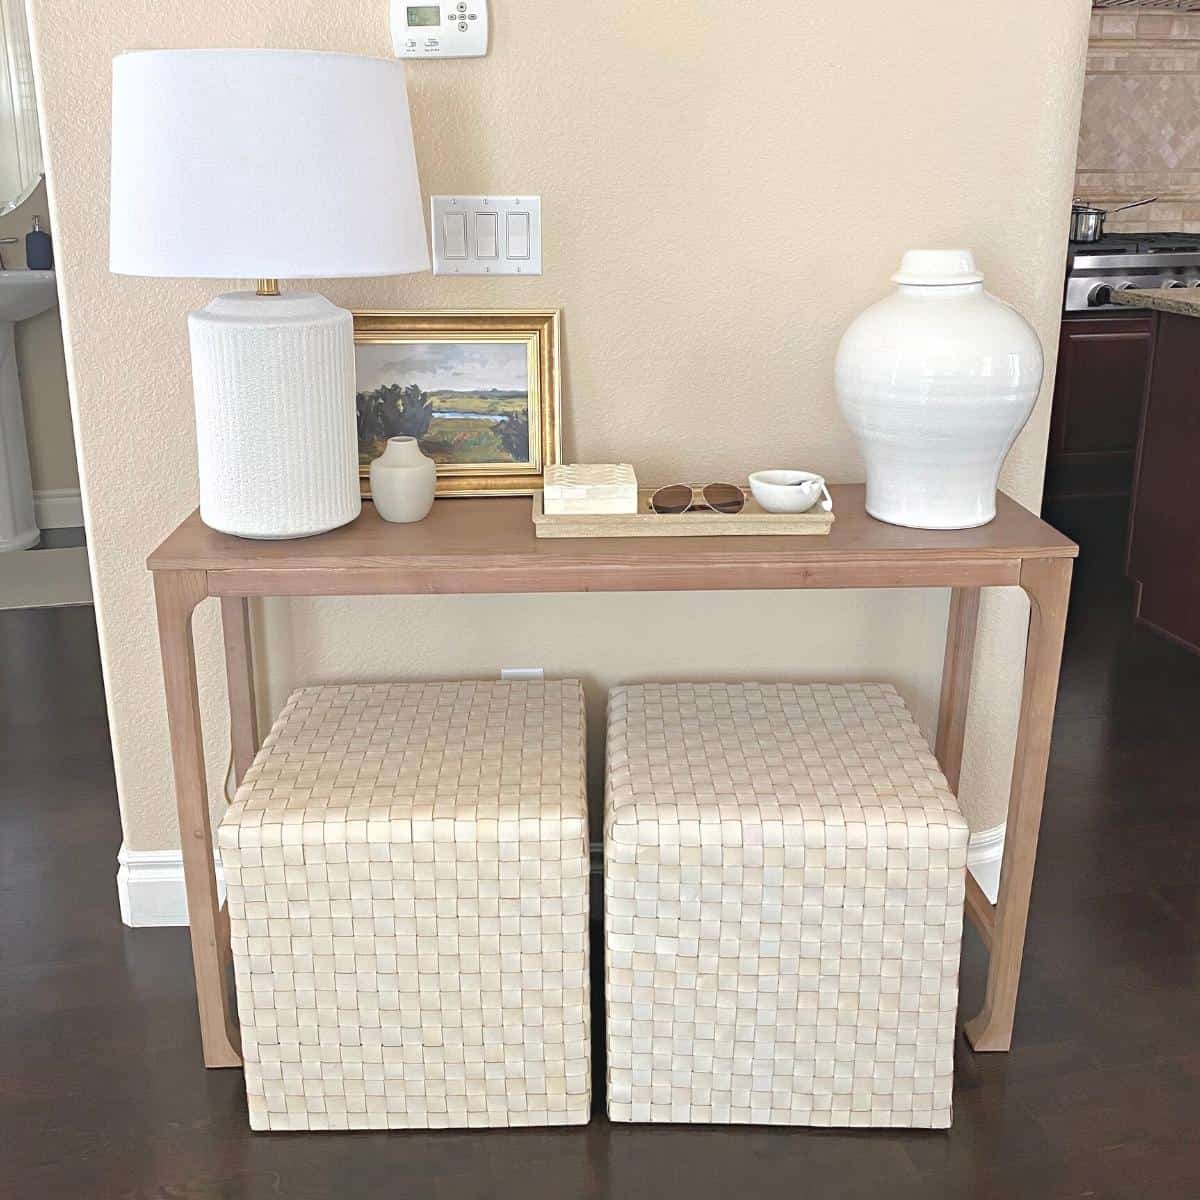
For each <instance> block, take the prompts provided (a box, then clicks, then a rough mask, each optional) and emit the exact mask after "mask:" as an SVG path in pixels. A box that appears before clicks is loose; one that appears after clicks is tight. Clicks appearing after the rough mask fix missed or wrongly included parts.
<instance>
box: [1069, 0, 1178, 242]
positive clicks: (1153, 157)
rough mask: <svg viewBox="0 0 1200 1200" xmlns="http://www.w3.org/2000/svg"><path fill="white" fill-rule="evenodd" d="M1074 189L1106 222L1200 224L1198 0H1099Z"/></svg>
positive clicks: (1121, 225)
mask: <svg viewBox="0 0 1200 1200" xmlns="http://www.w3.org/2000/svg"><path fill="white" fill-rule="evenodd" d="M1094 8H1095V11H1094V12H1093V13H1092V30H1091V40H1090V42H1089V45H1088V63H1087V79H1086V83H1085V85H1084V93H1083V123H1082V127H1081V129H1080V133H1079V160H1078V163H1077V168H1076V179H1075V194H1076V195H1077V196H1079V197H1080V198H1081V199H1084V200H1087V201H1089V202H1090V203H1093V204H1098V205H1100V207H1102V208H1113V207H1115V206H1117V205H1120V204H1128V203H1129V202H1131V201H1133V200H1141V199H1144V198H1145V197H1147V196H1161V199H1160V200H1159V201H1158V202H1156V203H1155V204H1151V205H1147V206H1146V207H1145V208H1137V209H1133V210H1132V211H1131V212H1129V213H1118V214H1115V215H1114V216H1113V217H1111V218H1110V219H1109V221H1108V223H1107V225H1106V229H1107V231H1108V232H1116V233H1119V232H1121V231H1123V230H1125V231H1130V230H1141V231H1144V230H1152V231H1153V230H1158V231H1163V232H1172V233H1177V232H1179V231H1181V230H1182V231H1184V232H1188V233H1200V0H1158V2H1157V3H1147V2H1145V0H1143V2H1142V3H1137V4H1134V3H1127V2H1125V0H1096V2H1095V4H1094Z"/></svg>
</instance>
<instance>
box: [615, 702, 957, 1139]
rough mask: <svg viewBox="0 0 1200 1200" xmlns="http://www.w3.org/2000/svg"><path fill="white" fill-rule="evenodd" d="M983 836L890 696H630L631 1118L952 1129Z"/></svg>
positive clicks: (622, 784) (618, 972)
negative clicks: (969, 923)
mask: <svg viewBox="0 0 1200 1200" xmlns="http://www.w3.org/2000/svg"><path fill="white" fill-rule="evenodd" d="M967 836H968V834H967V825H966V822H965V821H964V820H963V818H962V816H961V814H960V813H959V809H958V805H957V802H956V801H955V799H954V796H953V795H952V794H951V792H950V791H949V789H948V787H947V786H946V782H945V780H944V778H943V777H942V774H941V772H940V771H939V770H938V767H937V764H936V762H935V761H934V758H933V755H932V754H931V753H930V752H929V749H928V747H927V746H926V743H925V740H924V738H923V737H922V735H921V733H920V731H919V730H918V729H917V727H916V725H915V724H914V722H913V720H912V718H911V717H910V716H909V714H908V712H907V710H906V709H905V707H904V704H903V701H902V700H901V699H900V697H899V695H898V694H897V693H896V691H895V690H894V689H893V688H891V687H888V686H885V685H882V684H865V685H861V686H844V687H842V686H826V685H817V686H807V687H800V686H786V685H779V686H772V685H752V684H746V685H721V684H710V685H704V684H696V685H687V684H681V685H675V686H646V687H626V688H619V689H617V690H616V691H614V692H613V694H612V696H611V697H610V702H609V729H608V785H607V796H606V802H605V829H604V846H605V902H604V904H605V939H606V941H605V944H606V959H605V977H606V989H607V1012H608V1031H607V1038H608V1111H609V1115H610V1117H611V1118H612V1119H613V1120H614V1121H682V1122H701V1123H708V1122H711V1123H731V1124H734V1123H736V1124H742V1123H748V1124H772V1125H823V1126H891V1127H918V1128H945V1127H947V1126H949V1124H950V1115H951V1085H952V1082H953V1057H954V1032H955V1008H956V1003H957V996H958V962H959V947H960V941H961V936H962V914H963V897H964V885H965V877H964V871H965V866H966V854H967Z"/></svg>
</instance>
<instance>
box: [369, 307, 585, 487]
mask: <svg viewBox="0 0 1200 1200" xmlns="http://www.w3.org/2000/svg"><path fill="white" fill-rule="evenodd" d="M559 322H560V316H559V310H558V309H443V310H438V311H413V310H404V309H395V310H392V309H368V310H364V311H360V312H355V313H354V351H355V371H356V385H355V409H356V413H357V420H358V441H359V475H360V478H361V480H362V492H363V495H364V496H369V495H370V488H371V484H370V461H371V458H372V457H374V456H375V455H376V454H378V453H381V452H382V449H383V446H382V442H385V441H386V438H387V437H389V436H398V435H407V436H415V437H417V438H418V440H419V441H420V442H421V448H422V449H423V450H424V451H425V452H426V453H427V454H429V456H430V457H431V458H433V459H434V461H435V462H436V463H437V467H438V495H439V496H528V495H532V494H533V493H534V492H536V491H539V490H540V489H541V487H542V477H543V472H544V470H545V468H546V467H547V466H550V465H553V464H555V463H559V462H561V461H562V441H561V438H562V434H561V417H560V388H561V384H560V378H559V357H558V356H559V349H558V348H559ZM385 347H393V348H394V350H392V351H388V350H384V349H382V348H385ZM489 380H490V384H489ZM522 380H523V381H524V385H523V392H524V394H523V395H522ZM451 384H455V385H461V386H451ZM522 414H523V415H522ZM460 460H461V461H460Z"/></svg>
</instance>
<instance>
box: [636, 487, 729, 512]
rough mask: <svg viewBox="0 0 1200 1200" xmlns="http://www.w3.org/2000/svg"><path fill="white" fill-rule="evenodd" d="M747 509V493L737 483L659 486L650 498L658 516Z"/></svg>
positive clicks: (652, 507) (651, 506) (651, 505)
mask: <svg viewBox="0 0 1200 1200" xmlns="http://www.w3.org/2000/svg"><path fill="white" fill-rule="evenodd" d="M745 507H746V493H745V492H743V491H742V489H741V488H740V487H738V486H737V484H736V483H706V484H705V485H704V486H703V487H702V488H694V487H692V486H691V485H690V484H687V483H672V484H668V485H667V486H666V487H660V488H659V489H658V490H657V491H656V492H653V493H652V494H651V496H650V508H651V510H652V511H654V512H656V513H658V514H659V516H674V515H675V514H676V513H686V512H699V511H701V510H702V509H706V508H707V509H711V511H713V512H719V513H730V514H733V513H740V512H741V511H742V509H743V508H745Z"/></svg>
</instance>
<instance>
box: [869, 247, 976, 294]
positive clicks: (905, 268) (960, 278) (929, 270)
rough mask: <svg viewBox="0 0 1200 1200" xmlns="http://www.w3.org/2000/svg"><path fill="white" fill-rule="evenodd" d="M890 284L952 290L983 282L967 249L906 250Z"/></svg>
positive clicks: (972, 255)
mask: <svg viewBox="0 0 1200 1200" xmlns="http://www.w3.org/2000/svg"><path fill="white" fill-rule="evenodd" d="M892 282H893V283H903V284H909V285H912V286H916V287H953V286H960V287H961V286H962V285H963V284H964V283H982V282H983V275H982V273H981V272H980V270H979V268H978V267H977V266H976V265H975V255H974V254H972V253H971V251H970V250H908V251H906V252H905V254H904V257H903V259H901V261H900V270H899V271H897V272H896V274H895V275H893V276H892Z"/></svg>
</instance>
